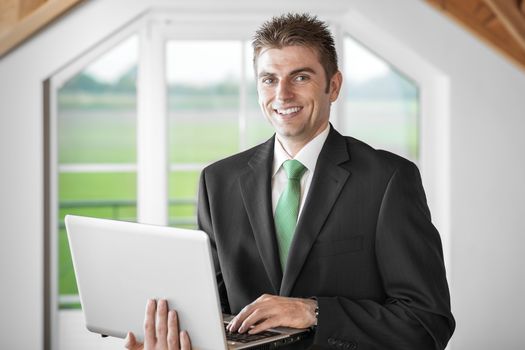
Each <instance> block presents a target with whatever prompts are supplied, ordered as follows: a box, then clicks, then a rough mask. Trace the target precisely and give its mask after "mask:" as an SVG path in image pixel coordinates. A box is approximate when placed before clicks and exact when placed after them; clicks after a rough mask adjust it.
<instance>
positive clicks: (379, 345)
mask: <svg viewBox="0 0 525 350" xmlns="http://www.w3.org/2000/svg"><path fill="white" fill-rule="evenodd" d="M375 252H376V258H377V263H378V267H379V271H380V275H381V279H382V281H383V285H384V289H385V291H386V295H387V299H386V301H385V302H384V303H378V302H376V301H372V300H367V299H363V300H351V299H348V298H344V297H337V296H336V297H318V303H319V320H318V327H317V331H316V335H315V340H314V342H315V343H316V344H319V345H322V346H328V347H330V348H345V349H346V348H348V349H356V348H358V349H389V350H394V349H400V350H401V349H403V350H407V349H413V350H425V349H444V348H445V346H446V344H447V342H448V340H449V338H450V337H451V335H452V332H453V330H454V327H455V323H454V319H453V317H452V314H451V313H450V299H449V292H448V286H447V282H446V277H445V269H444V265H443V256H442V250H441V241H440V237H439V234H438V232H437V230H436V229H435V228H434V226H433V225H432V223H431V221H430V212H429V210H428V207H427V204H426V199H425V195H424V191H423V188H422V184H421V178H420V176H419V171H418V170H417V168H416V166H415V165H413V164H412V163H408V162H405V163H404V164H402V165H401V166H400V167H399V168H398V169H397V170H395V171H394V172H393V174H392V176H391V178H390V180H389V183H388V185H387V187H386V190H385V192H384V195H383V199H382V202H381V207H380V210H379V215H378V219H377V226H376V238H375ZM338 344H339V346H338ZM341 344H342V345H341ZM343 345H344V346H343ZM341 346H343V347H341Z"/></svg>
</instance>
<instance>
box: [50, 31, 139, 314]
mask: <svg viewBox="0 0 525 350" xmlns="http://www.w3.org/2000/svg"><path fill="white" fill-rule="evenodd" d="M137 50H138V39H137V37H136V36H133V37H131V38H129V39H127V40H125V41H124V42H122V43H120V44H119V45H117V46H115V47H114V48H113V49H111V50H110V51H108V52H106V53H105V54H103V55H102V56H100V57H99V58H97V59H96V60H95V61H93V62H92V63H91V64H89V65H88V66H87V67H85V68H84V69H82V71H80V72H79V73H78V74H76V75H75V76H73V77H71V78H70V79H69V80H68V81H67V82H66V83H65V84H64V85H63V86H62V87H61V88H60V89H59V90H58V93H57V100H58V106H57V121H58V133H57V137H58V161H59V164H58V170H59V174H58V191H59V193H58V200H59V210H58V213H59V217H58V223H59V227H58V291H59V306H60V308H62V309H64V308H79V307H80V304H79V299H78V291H77V286H76V283H75V275H74V271H73V266H72V262H71V256H70V253H69V246H68V241H67V236H66V231H65V226H64V217H65V215H67V214H77V215H85V216H93V217H102V218H112V219H119V220H129V221H135V220H136V215H137V213H136V197H137V195H136V173H135V172H134V171H133V170H130V168H131V169H133V167H134V164H135V162H136V72H137V68H136V67H137V59H138V55H137Z"/></svg>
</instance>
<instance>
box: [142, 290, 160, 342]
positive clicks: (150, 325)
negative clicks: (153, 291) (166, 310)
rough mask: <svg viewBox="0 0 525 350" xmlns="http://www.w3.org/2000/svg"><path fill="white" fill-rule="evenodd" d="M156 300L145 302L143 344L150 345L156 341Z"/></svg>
mask: <svg viewBox="0 0 525 350" xmlns="http://www.w3.org/2000/svg"><path fill="white" fill-rule="evenodd" d="M156 309H157V302H156V301H155V300H154V299H150V300H148V303H147V304H146V317H145V318H144V344H148V345H150V346H152V345H154V344H155V342H156V338H155V311H156Z"/></svg>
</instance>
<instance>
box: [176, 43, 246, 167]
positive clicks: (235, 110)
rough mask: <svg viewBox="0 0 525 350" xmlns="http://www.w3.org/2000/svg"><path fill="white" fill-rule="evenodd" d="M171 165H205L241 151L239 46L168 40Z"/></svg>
mask: <svg viewBox="0 0 525 350" xmlns="http://www.w3.org/2000/svg"><path fill="white" fill-rule="evenodd" d="M166 52H167V56H166V66H167V67H166V68H167V69H166V74H167V82H168V115H169V144H170V149H169V154H170V161H171V163H207V162H211V161H213V160H217V159H219V158H223V157H226V156H228V155H230V154H232V153H235V152H236V151H237V150H238V148H239V131H238V130H239V80H240V67H241V58H242V56H241V42H239V41H179V40H177V41H175V40H172V41H169V42H168V43H167V48H166Z"/></svg>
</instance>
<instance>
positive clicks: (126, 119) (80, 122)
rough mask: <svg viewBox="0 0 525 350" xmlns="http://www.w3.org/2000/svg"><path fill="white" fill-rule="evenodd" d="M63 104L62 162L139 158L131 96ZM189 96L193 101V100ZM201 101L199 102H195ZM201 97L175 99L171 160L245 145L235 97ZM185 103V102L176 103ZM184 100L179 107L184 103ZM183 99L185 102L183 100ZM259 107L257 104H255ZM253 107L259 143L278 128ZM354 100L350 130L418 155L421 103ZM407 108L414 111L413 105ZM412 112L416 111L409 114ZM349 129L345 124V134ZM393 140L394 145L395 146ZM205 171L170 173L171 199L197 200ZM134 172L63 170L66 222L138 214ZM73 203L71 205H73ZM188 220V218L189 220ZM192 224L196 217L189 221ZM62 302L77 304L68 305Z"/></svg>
mask: <svg viewBox="0 0 525 350" xmlns="http://www.w3.org/2000/svg"><path fill="white" fill-rule="evenodd" d="M60 101H61V104H60V105H59V123H58V135H59V138H58V141H59V163H60V164H75V163H95V164H96V163H117V164H120V163H135V162H136V131H137V124H136V112H135V111H134V109H133V108H135V105H134V103H133V98H132V96H131V97H130V96H118V98H116V99H115V100H113V101H117V102H114V103H115V104H113V105H112V104H111V101H112V100H111V98H110V97H107V96H105V97H103V98H100V99H96V98H94V97H93V96H84V95H83V96H82V97H77V98H76V100H75V98H74V97H72V96H67V95H66V96H62V100H60ZM186 102H187V101H186ZM194 102H195V101H194ZM212 102H213V104H212V105H213V108H210V104H211V102H210V101H207V102H203V101H200V102H199V103H197V105H200V106H201V107H202V106H204V107H202V109H201V110H194V109H191V108H189V107H188V106H187V105H185V104H182V103H180V101H179V102H177V101H171V100H170V112H169V130H168V135H169V160H170V163H172V164H184V163H209V162H212V161H214V160H217V159H220V158H223V157H226V156H228V155H231V154H234V153H236V152H238V151H239V150H240V138H239V122H238V111H237V109H236V108H233V107H236V104H235V101H232V100H227V103H225V104H223V105H220V103H219V102H217V100H214V101H212ZM177 103H179V105H177ZM177 106H179V107H177ZM180 106H182V107H180ZM252 107H253V106H252ZM252 107H250V109H249V111H248V118H247V120H248V122H247V125H246V134H245V137H246V145H245V146H246V147H248V146H251V145H255V144H257V143H259V142H261V141H263V140H265V139H266V138H268V137H269V136H270V135H271V134H272V129H271V127H270V125H269V124H268V122H267V121H266V120H265V119H264V117H263V116H261V115H260V112H258V111H257V110H256V109H255V108H252ZM373 109H374V110H373V111H372V112H370V110H371V104H370V102H367V101H362V102H356V101H353V102H348V104H347V106H346V110H347V113H351V114H352V115H359V116H360V118H358V119H352V118H349V119H348V121H343V123H342V124H343V126H344V128H345V130H350V132H349V131H346V133H347V134H348V133H350V134H352V135H353V136H355V137H357V138H361V139H363V140H364V141H367V142H370V143H372V145H376V144H378V143H379V144H383V145H387V147H382V148H387V149H389V148H390V149H394V150H397V149H400V150H402V151H403V150H407V153H408V156H410V157H411V158H415V157H416V156H417V109H416V108H415V104H413V103H412V104H410V103H409V104H408V106H407V103H403V102H398V101H395V102H390V101H387V102H382V103H377V102H375V103H374V104H373ZM407 109H408V111H407ZM406 115H409V117H408V118H407V117H406ZM347 124H348V125H347ZM345 130H340V131H342V132H343V133H345ZM388 145H390V146H388ZM198 176H199V173H198V172H196V171H181V172H173V173H170V174H169V198H170V199H172V200H176V199H195V197H196V192H197V183H198ZM136 193H137V189H136V174H135V173H126V172H124V173H114V172H113V173H61V174H59V201H60V203H61V205H62V207H61V208H60V210H59V221H63V218H64V216H65V215H66V214H78V215H86V216H95V217H102V218H115V219H122V220H135V218H136V205H135V203H134V201H135V200H136V195H137V194H136ZM82 201H83V202H86V201H100V202H107V201H110V202H111V201H128V203H127V204H126V205H125V206H107V205H106V206H103V205H102V204H101V205H100V206H98V207H90V206H87V207H86V206H84V207H82V206H80V207H79V206H78V205H77V206H76V207H75V206H73V205H71V204H72V203H73V202H77V203H78V202H82ZM68 203H69V204H70V205H69V206H67V204H68ZM195 214H196V213H195V205H194V204H184V205H177V206H175V205H172V206H170V207H169V215H170V219H171V220H185V221H184V222H187V221H188V220H191V218H194V217H195ZM185 226H188V224H185ZM189 226H191V224H189ZM58 238H59V239H58V244H59V292H60V294H61V295H70V294H77V288H76V283H75V277H74V273H73V269H72V264H71V257H70V255H69V247H68V242H67V237H66V234H65V230H64V229H63V228H60V229H59V237H58ZM61 307H62V308H72V307H73V308H74V307H78V304H74V303H73V304H63V305H61Z"/></svg>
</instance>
